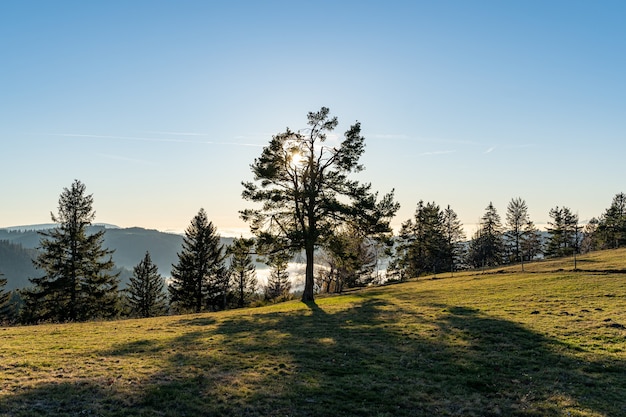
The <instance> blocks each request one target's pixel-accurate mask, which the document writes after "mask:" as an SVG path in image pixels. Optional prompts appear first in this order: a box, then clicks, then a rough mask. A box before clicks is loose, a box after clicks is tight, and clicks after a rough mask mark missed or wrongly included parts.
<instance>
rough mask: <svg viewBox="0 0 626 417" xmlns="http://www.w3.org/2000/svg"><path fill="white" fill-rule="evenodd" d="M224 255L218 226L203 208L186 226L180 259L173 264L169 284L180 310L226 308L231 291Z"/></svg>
mask: <svg viewBox="0 0 626 417" xmlns="http://www.w3.org/2000/svg"><path fill="white" fill-rule="evenodd" d="M224 258H225V255H224V247H223V245H221V244H220V236H219V234H218V233H217V229H216V228H215V226H214V225H213V223H212V222H209V221H208V219H207V215H206V212H205V211H204V209H200V211H199V212H198V214H197V215H196V216H195V217H194V218H193V219H192V220H191V224H190V225H189V227H187V229H186V230H185V236H184V237H183V248H182V251H181V252H180V253H178V263H177V264H176V265H173V269H172V282H171V284H170V285H169V291H170V295H171V301H172V303H173V304H174V305H175V306H176V307H177V308H178V309H179V310H183V311H185V310H191V311H194V312H196V313H199V312H201V311H203V310H205V309H208V310H216V309H219V308H224V306H225V300H226V293H227V291H228V274H227V273H226V268H225V266H224Z"/></svg>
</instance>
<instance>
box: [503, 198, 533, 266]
mask: <svg viewBox="0 0 626 417" xmlns="http://www.w3.org/2000/svg"><path fill="white" fill-rule="evenodd" d="M529 221H530V218H529V217H528V206H527V205H526V202H525V201H524V200H523V199H522V198H521V197H518V198H514V199H512V200H511V201H510V202H509V205H508V206H507V209H506V225H507V227H508V230H507V231H506V233H505V235H506V236H507V238H508V240H509V242H510V246H511V248H512V251H513V259H514V261H515V262H517V261H519V262H520V263H521V266H522V271H523V270H524V256H523V251H522V246H523V242H524V239H525V238H526V225H527V224H528V222H529Z"/></svg>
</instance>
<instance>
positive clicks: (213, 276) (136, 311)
mask: <svg viewBox="0 0 626 417" xmlns="http://www.w3.org/2000/svg"><path fill="white" fill-rule="evenodd" d="M307 118H308V127H307V128H305V129H303V130H300V131H292V130H290V129H287V130H286V131H285V132H283V133H280V134H278V135H275V136H273V138H272V139H271V141H270V143H269V145H268V146H266V147H264V148H263V151H262V153H261V156H260V157H259V158H257V159H255V160H254V163H253V164H252V165H251V170H252V173H253V176H254V180H253V181H251V182H243V183H242V185H243V188H244V191H243V193H242V197H243V198H244V199H245V200H248V201H251V202H253V203H255V204H256V207H255V208H251V209H247V210H244V211H242V212H240V215H241V217H242V219H244V220H245V221H247V222H249V224H250V230H251V231H252V233H253V235H254V238H252V239H245V238H239V239H235V240H234V241H233V243H232V245H230V246H228V247H224V246H223V245H221V244H220V238H219V235H218V233H217V229H216V227H215V226H214V225H213V223H212V222H210V221H209V220H208V218H207V215H206V212H205V211H204V209H200V210H199V212H198V214H197V215H196V216H195V217H194V218H193V219H192V220H191V222H190V224H189V226H188V227H187V229H186V230H185V234H184V239H183V245H182V248H181V251H180V252H179V253H178V254H177V255H178V262H177V263H176V264H174V265H172V273H171V279H170V280H169V282H167V283H166V281H165V279H164V277H163V276H161V275H160V274H159V273H158V270H157V267H156V266H155V265H154V264H153V262H152V259H151V257H150V253H149V252H146V254H145V256H144V257H143V259H141V260H139V262H138V264H137V265H136V266H135V267H134V268H133V275H132V277H131V279H130V283H129V285H128V286H127V288H124V289H119V274H118V273H114V272H113V268H114V265H113V261H112V257H111V254H112V251H110V250H108V249H106V248H104V247H103V239H104V233H105V231H104V230H101V231H98V232H96V233H91V234H88V233H87V232H86V228H87V227H88V226H89V225H90V224H91V223H92V221H93V220H94V217H95V211H94V210H93V196H92V195H89V194H87V193H86V187H85V185H84V184H83V183H82V182H80V181H79V180H75V181H74V183H73V184H72V185H71V187H70V188H64V189H63V192H62V193H61V196H60V198H59V206H58V213H57V214H56V215H52V220H53V222H54V223H56V224H57V225H58V226H57V227H56V228H54V229H52V230H48V231H43V232H41V241H40V247H39V252H38V255H37V257H36V259H35V261H34V264H35V266H36V267H37V268H39V269H40V270H42V271H43V272H44V273H43V275H42V276H39V277H35V278H32V279H30V283H31V286H30V287H29V288H26V289H23V290H20V291H19V293H18V294H12V295H11V294H8V293H7V292H4V291H3V287H4V285H5V284H6V280H5V279H4V278H2V275H0V307H2V310H0V313H5V317H6V316H7V314H6V311H8V310H10V311H12V312H13V319H16V318H17V319H19V320H20V321H22V322H25V323H36V322H41V321H61V322H62V321H84V320H92V319H96V318H103V319H106V318H113V317H119V316H120V315H128V316H137V317H149V316H156V315H161V314H167V313H172V312H202V311H216V310H221V309H226V308H234V307H244V306H248V305H250V304H251V303H253V302H258V301H259V300H269V301H274V300H282V299H286V298H288V297H290V295H289V294H290V290H291V283H290V279H289V274H288V270H287V266H288V263H289V261H290V260H291V259H293V257H294V256H295V255H297V254H304V257H305V260H306V272H305V280H304V289H303V291H302V301H304V302H310V301H312V300H313V299H314V294H315V293H317V292H341V291H342V290H343V289H344V288H348V287H355V286H362V285H367V284H369V283H372V282H374V281H376V280H377V279H380V275H379V274H378V269H379V267H380V260H381V258H387V259H390V262H389V265H388V266H387V268H386V269H387V278H388V279H400V280H402V279H405V278H407V277H419V276H421V275H424V274H437V273H443V272H450V273H454V272H455V271H457V270H459V269H465V268H486V267H493V266H497V265H503V264H510V263H519V264H520V265H521V268H522V270H523V268H524V264H525V263H526V262H529V261H532V260H533V259H536V258H537V257H538V256H545V257H557V256H569V255H573V254H578V253H582V252H588V251H591V250H597V249H605V248H616V247H620V246H623V245H624V244H625V243H626V196H625V195H624V194H623V193H622V194H618V195H616V196H615V198H614V199H613V202H612V204H611V206H610V207H609V209H607V210H606V212H605V213H604V214H603V215H601V216H600V217H598V218H595V219H592V221H590V222H589V223H588V224H587V225H585V226H584V227H581V225H580V224H579V220H578V215H577V214H575V213H574V212H573V211H572V210H571V209H570V208H568V207H558V206H557V207H555V208H553V209H551V210H550V213H549V215H550V218H551V221H550V222H549V225H548V228H547V235H548V237H547V238H546V239H544V238H543V236H542V233H541V232H540V231H539V230H538V228H537V227H536V226H535V225H534V223H533V222H532V221H531V219H530V218H529V215H528V207H527V205H526V202H525V201H524V200H523V199H522V198H514V199H512V200H511V201H510V203H509V204H508V206H507V211H506V216H505V222H504V224H503V223H502V220H501V218H500V215H499V214H498V212H497V211H496V209H495V207H494V206H493V204H492V203H489V205H488V206H487V208H486V209H485V213H484V214H483V216H482V217H481V219H480V223H479V227H478V229H477V231H476V232H475V233H474V235H473V236H472V237H471V239H470V240H469V241H468V240H467V237H466V236H465V233H464V231H463V229H462V225H461V223H460V221H459V219H458V216H457V214H456V213H455V212H454V210H453V209H452V208H451V207H450V206H449V205H448V206H446V207H445V208H443V209H442V208H441V207H440V206H439V205H437V204H436V203H435V202H428V203H424V202H423V201H420V202H419V203H418V204H417V208H416V211H415V214H414V216H413V218H412V219H409V220H407V221H405V222H404V223H403V224H402V226H401V229H400V232H399V234H398V236H393V233H392V231H391V227H390V220H391V219H392V218H393V217H394V215H395V213H396V212H397V210H398V209H399V204H398V203H397V202H395V201H394V193H393V190H392V191H391V192H390V193H388V194H386V195H384V196H383V197H382V198H380V199H379V198H378V193H377V192H373V191H372V190H371V184H362V183H360V182H358V181H355V180H352V179H350V174H352V173H355V172H359V171H361V170H363V169H364V167H363V166H362V165H361V164H360V163H359V158H360V156H361V155H362V153H363V152H364V146H365V145H364V138H363V136H361V128H360V124H359V123H358V122H357V123H356V124H354V125H352V126H350V128H349V129H348V130H347V131H346V132H345V134H344V137H343V139H342V140H341V142H340V144H339V145H336V146H330V145H328V144H327V143H326V139H327V136H328V134H329V133H330V132H332V131H333V130H334V128H335V127H336V126H337V124H338V122H337V118H336V117H331V116H330V114H329V110H328V108H325V107H323V108H322V109H321V110H320V111H318V112H310V113H309V114H308V116H307ZM253 256H256V257H259V258H260V259H262V260H263V261H264V262H266V263H267V264H268V265H269V266H270V268H271V272H270V276H269V278H268V282H267V284H266V285H265V286H264V287H263V288H260V287H259V285H258V280H257V277H256V271H255V267H254V263H253ZM320 264H323V265H324V266H325V267H324V268H319V265H320ZM16 295H17V299H18V300H17V301H16V302H14V303H13V307H15V305H16V303H17V305H18V306H19V313H16V309H15V308H12V309H7V308H6V306H7V305H9V304H11V302H10V301H9V298H10V297H11V296H13V298H15V296H16Z"/></svg>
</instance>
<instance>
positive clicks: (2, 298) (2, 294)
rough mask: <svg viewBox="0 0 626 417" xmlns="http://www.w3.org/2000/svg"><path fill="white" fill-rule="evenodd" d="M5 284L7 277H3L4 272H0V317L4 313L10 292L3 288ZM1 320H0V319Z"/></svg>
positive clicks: (0, 317)
mask: <svg viewBox="0 0 626 417" xmlns="http://www.w3.org/2000/svg"><path fill="white" fill-rule="evenodd" d="M6 285H7V279H6V278H4V274H3V273H2V272H0V319H2V317H3V316H4V315H5V313H6V309H7V305H8V304H9V300H10V299H11V293H10V292H8V291H5V290H4V287H5V286H6ZM0 321H1V320H0Z"/></svg>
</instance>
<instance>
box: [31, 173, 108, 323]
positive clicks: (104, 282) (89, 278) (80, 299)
mask: <svg viewBox="0 0 626 417" xmlns="http://www.w3.org/2000/svg"><path fill="white" fill-rule="evenodd" d="M85 191H86V187H85V185H84V184H83V183H82V182H80V181H78V180H75V181H74V182H73V183H72V185H71V187H70V188H64V189H63V192H62V193H61V196H60V198H59V207H58V214H57V215H54V214H52V215H51V217H52V221H53V222H54V223H57V224H58V225H57V226H56V227H55V228H54V229H51V230H48V231H44V232H41V233H40V234H41V236H42V238H41V241H40V248H39V249H40V254H39V256H38V257H37V259H36V260H35V261H34V264H35V266H36V267H38V268H40V269H41V270H43V271H44V272H45V275H44V276H42V277H39V278H33V279H31V280H30V281H31V283H32V284H33V287H32V288H29V289H26V290H24V291H23V292H22V294H23V295H24V299H25V313H26V314H25V316H24V318H25V320H27V321H39V320H52V321H84V320H90V319H94V318H110V317H113V316H115V315H116V314H117V313H118V311H119V294H118V274H113V273H112V272H111V271H112V269H113V267H114V264H113V260H112V257H111V254H112V253H113V251H111V250H108V249H105V248H103V247H102V245H103V242H104V233H105V230H104V229H102V230H99V231H96V232H95V233H91V234H89V233H87V227H88V226H89V225H91V223H92V221H93V219H94V218H95V212H94V210H93V208H92V206H93V196H92V195H90V194H89V195H87V194H85Z"/></svg>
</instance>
